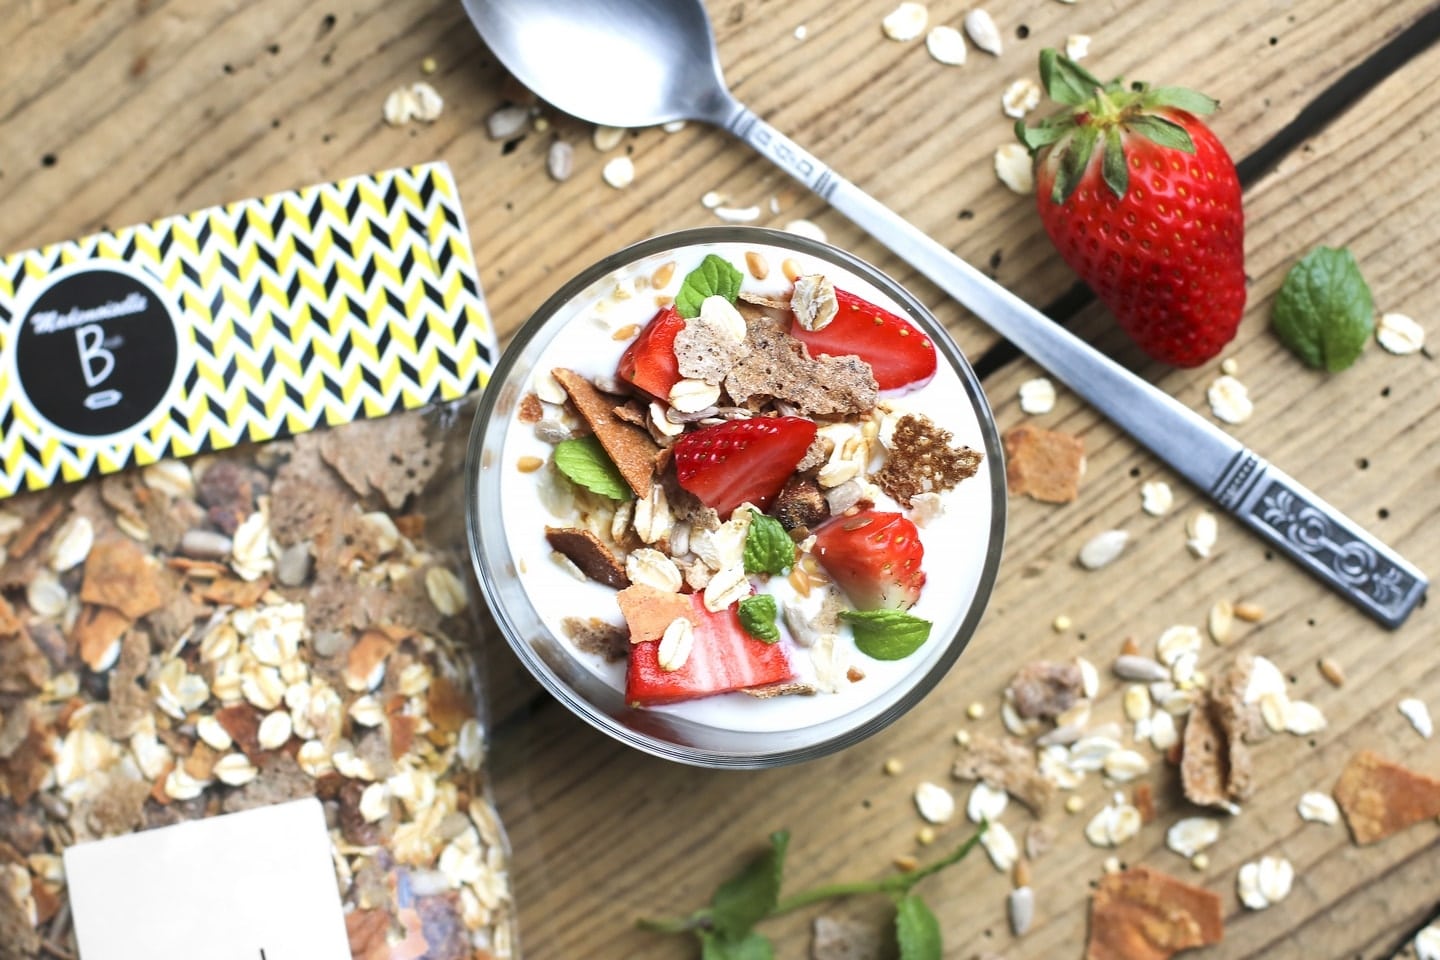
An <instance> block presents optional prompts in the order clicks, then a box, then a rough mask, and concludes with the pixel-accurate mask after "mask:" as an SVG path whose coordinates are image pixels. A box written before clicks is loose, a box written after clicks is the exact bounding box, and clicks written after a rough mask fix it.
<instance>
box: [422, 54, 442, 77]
mask: <svg viewBox="0 0 1440 960" xmlns="http://www.w3.org/2000/svg"><path fill="white" fill-rule="evenodd" d="M438 69H440V64H438V63H436V62H435V58H434V57H426V58H425V59H423V60H421V61H420V72H421V73H423V74H425V76H427V77H428V76H430V75H431V74H433V73H434V72H435V71H436V70H438Z"/></svg>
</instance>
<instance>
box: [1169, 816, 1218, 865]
mask: <svg viewBox="0 0 1440 960" xmlns="http://www.w3.org/2000/svg"><path fill="white" fill-rule="evenodd" d="M1219 839H1220V821H1219V820H1216V819H1215V818H1214V817H1186V818H1185V819H1184V820H1177V821H1175V823H1174V824H1173V825H1172V826H1171V827H1170V829H1169V830H1166V831H1165V846H1167V847H1169V848H1170V849H1171V850H1173V851H1175V852H1176V853H1178V854H1180V856H1182V857H1185V858H1186V859H1187V860H1188V859H1189V858H1191V857H1193V856H1195V855H1196V854H1197V853H1199V852H1200V851H1201V850H1204V849H1206V848H1207V847H1209V846H1210V845H1211V844H1213V843H1214V842H1215V841H1216V840H1219Z"/></svg>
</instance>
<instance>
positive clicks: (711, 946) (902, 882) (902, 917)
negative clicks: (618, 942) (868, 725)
mask: <svg viewBox="0 0 1440 960" xmlns="http://www.w3.org/2000/svg"><path fill="white" fill-rule="evenodd" d="M986 827H987V824H985V823H983V822H982V823H981V824H980V827H979V829H978V830H977V831H976V832H975V833H974V834H973V835H972V836H971V837H970V839H968V840H966V841H965V842H964V843H962V844H961V845H960V846H958V847H956V848H955V849H954V850H952V851H951V852H950V853H949V854H948V855H946V856H944V857H942V858H941V859H939V860H936V861H935V862H934V863H931V864H928V865H926V866H924V867H922V868H921V869H919V870H915V871H913V872H911V873H896V874H891V875H889V876H886V877H883V878H881V879H879V880H861V881H857V882H853V883H832V884H826V885H824V886H820V887H814V888H812V889H810V890H805V891H802V892H801V893H796V894H791V895H790V896H788V897H784V898H782V897H781V896H780V881H781V874H782V873H783V871H784V867H785V855H786V851H787V850H788V848H789V845H790V834H789V832H788V831H785V830H779V831H776V832H775V833H773V834H771V835H770V849H769V850H767V851H765V853H763V854H761V855H760V856H759V857H757V858H756V859H755V860H753V861H751V862H750V863H749V864H748V865H746V866H745V868H744V869H742V870H741V871H740V872H739V873H737V874H736V875H735V876H733V877H731V878H730V879H729V880H727V881H725V882H724V883H723V884H721V885H720V888H719V889H718V890H716V891H715V896H714V897H713V898H712V899H711V902H710V906H708V907H702V908H701V909H699V910H696V911H695V912H694V913H692V914H690V915H689V916H688V917H679V918H675V919H668V920H641V921H639V924H638V926H639V927H640V928H641V929H643V930H650V931H653V932H655V933H672V934H681V935H683V934H694V935H695V937H696V938H697V939H698V940H699V942H700V958H701V960H773V958H774V955H775V950H774V947H773V946H772V945H771V943H770V940H769V939H768V938H767V937H766V936H765V935H764V934H762V933H759V932H758V931H756V930H755V926H756V925H757V924H758V923H760V922H762V921H764V920H767V919H769V918H771V917H777V916H780V915H781V914H784V913H789V912H790V911H792V910H799V909H801V908H802V907H808V906H810V905H811V904H815V903H821V902H823V901H826V900H833V899H836V898H838V897H852V896H857V895H861V894H867V893H883V894H885V895H887V896H889V897H890V898H891V899H892V900H893V901H894V902H895V937H896V941H897V944H898V946H899V948H900V960H941V957H942V956H943V952H944V943H943V939H942V935H941V930H940V921H939V920H938V919H937V918H936V916H935V913H934V911H932V910H931V909H930V908H929V907H928V906H927V905H926V904H925V902H924V901H923V900H921V899H920V897H919V895H918V894H915V893H913V892H912V891H913V889H914V887H915V885H916V884H917V883H919V882H920V881H921V880H923V879H925V878H926V877H928V876H930V875H932V874H935V873H939V872H940V871H941V870H944V869H945V868H946V867H949V866H951V865H953V864H956V863H959V862H960V861H961V860H963V859H965V856H966V855H967V854H968V853H969V852H970V851H971V850H973V849H974V848H975V846H976V844H978V843H979V842H980V837H981V836H982V835H983V834H984V833H985V830H986Z"/></svg>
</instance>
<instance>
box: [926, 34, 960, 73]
mask: <svg viewBox="0 0 1440 960" xmlns="http://www.w3.org/2000/svg"><path fill="white" fill-rule="evenodd" d="M925 49H926V50H928V51H930V56H931V57H933V58H935V60H936V61H937V62H939V63H943V64H945V65H946V66H948V67H958V66H960V65H962V64H963V63H964V62H965V37H964V35H963V34H961V33H960V31H959V30H956V29H955V28H954V27H932V28H931V30H930V32H929V33H927V34H926V35H925Z"/></svg>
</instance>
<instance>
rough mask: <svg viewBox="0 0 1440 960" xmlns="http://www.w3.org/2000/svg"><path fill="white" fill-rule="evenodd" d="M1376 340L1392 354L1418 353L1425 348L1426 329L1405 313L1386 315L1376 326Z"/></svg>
mask: <svg viewBox="0 0 1440 960" xmlns="http://www.w3.org/2000/svg"><path fill="white" fill-rule="evenodd" d="M1375 340H1376V341H1377V342H1378V343H1379V344H1380V346H1382V347H1384V348H1385V349H1386V350H1388V351H1389V352H1391V353H1394V354H1400V355H1404V354H1407V353H1418V352H1419V351H1420V350H1421V349H1423V348H1424V346H1425V328H1424V327H1422V326H1420V324H1418V323H1416V322H1415V321H1414V320H1412V319H1411V318H1409V317H1407V316H1405V314H1403V313H1386V314H1382V315H1381V316H1380V322H1379V323H1377V324H1375Z"/></svg>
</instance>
